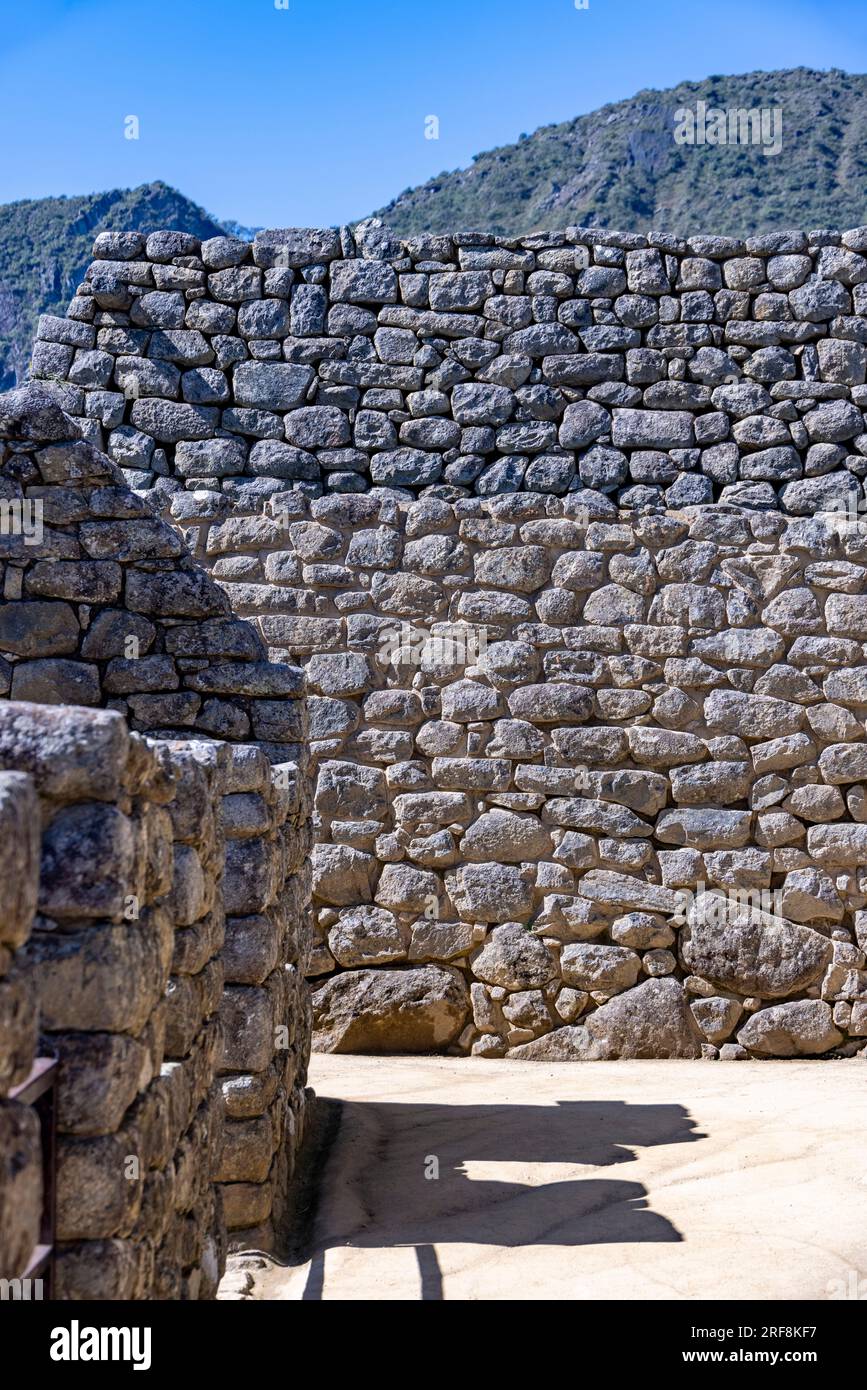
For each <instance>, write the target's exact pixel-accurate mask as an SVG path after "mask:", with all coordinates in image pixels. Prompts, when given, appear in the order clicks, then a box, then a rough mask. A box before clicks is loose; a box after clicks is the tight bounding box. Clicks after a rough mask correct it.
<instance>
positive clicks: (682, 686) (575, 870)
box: [34, 222, 867, 1057]
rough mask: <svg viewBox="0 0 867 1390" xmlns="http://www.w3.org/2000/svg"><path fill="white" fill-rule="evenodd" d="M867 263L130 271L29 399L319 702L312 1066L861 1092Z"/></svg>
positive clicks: (340, 258) (57, 334)
mask: <svg viewBox="0 0 867 1390" xmlns="http://www.w3.org/2000/svg"><path fill="white" fill-rule="evenodd" d="M864 253H867V229H863V228H861V229H856V230H854V231H850V232H846V233H839V232H834V231H831V230H821V231H813V232H808V233H802V232H785V233H775V234H770V235H765V236H761V237H755V238H749V239H747V240H746V241H745V242H740V241H736V240H733V239H730V238H720V237H696V238H692V239H690V240H688V241H681V240H678V239H675V238H670V237H667V236H664V235H660V236H658V237H650V238H643V237H639V236H631V235H619V234H616V233H607V232H599V231H598V230H596V229H581V228H571V229H567V231H566V232H565V233H564V234H562V235H557V234H540V235H538V236H532V237H527V238H523V239H520V240H516V241H506V240H504V239H502V238H492V237H485V236H482V235H477V234H461V235H455V236H453V237H426V238H416V239H414V240H411V241H405V242H398V241H397V240H396V239H395V238H394V237H393V236H392V235H391V233H390V232H389V231H388V229H387V228H385V227H383V226H382V225H381V224H379V223H376V222H368V223H366V224H362V225H361V226H359V227H357V228H355V229H354V231H353V230H350V229H347V228H343V229H340V230H333V229H325V230H303V229H301V230H299V229H290V230H285V231H275V232H264V233H260V234H259V235H258V236H257V238H256V240H255V242H253V243H252V244H247V243H244V242H241V241H237V240H234V239H231V238H217V239H215V240H214V241H211V242H205V243H204V244H199V243H197V242H195V241H194V240H193V239H192V238H189V237H182V236H179V235H178V234H174V233H157V234H154V235H152V236H149V237H147V238H145V237H143V236H139V235H137V234H134V233H130V234H123V235H118V234H106V235H104V236H102V237H100V238H99V239H98V241H97V243H96V246H95V251H94V254H95V260H94V262H93V264H92V266H91V267H90V270H89V271H88V273H87V278H86V280H85V282H84V284H83V285H82V286H81V287H80V289H79V292H78V294H77V295H76V297H75V299H74V300H73V302H72V305H71V306H70V310H69V314H68V317H67V318H66V319H48V320H44V321H43V323H42V326H41V328H40V340H39V343H38V344H37V347H36V352H35V357H34V373H35V374H36V375H37V376H40V377H42V378H44V379H45V381H46V385H49V386H50V389H51V390H52V391H53V392H54V393H55V395H56V396H57V397H58V398H59V399H60V400H61V401H62V402H63V405H64V407H65V409H66V410H67V411H68V412H71V413H72V414H73V415H74V416H75V417H76V419H77V420H78V423H79V426H80V428H81V429H82V431H83V433H84V435H85V437H87V438H88V439H89V440H90V441H91V442H92V443H93V444H94V445H96V446H103V447H105V448H106V449H107V451H108V452H109V454H110V455H111V456H112V457H113V459H114V460H115V461H116V462H117V463H118V465H119V466H120V467H121V468H122V469H123V470H124V472H125V475H126V477H127V479H128V481H129V482H130V484H131V485H132V486H133V488H134V489H135V492H136V495H137V496H138V497H139V498H141V499H146V500H147V501H148V502H149V503H150V505H151V507H152V509H153V514H154V515H162V516H163V517H164V518H165V519H166V520H167V521H169V522H170V523H171V524H172V525H173V526H174V527H175V529H176V531H177V533H178V534H179V535H181V536H182V537H183V539H184V541H185V543H186V546H187V548H188V550H189V551H190V552H191V553H192V554H194V555H195V556H196V558H197V560H198V561H199V562H200V563H201V564H202V565H203V566H204V567H206V568H207V569H208V570H209V571H210V573H211V575H212V577H213V579H214V580H215V581H216V583H217V584H218V586H219V587H220V589H221V590H222V591H223V593H224V594H225V595H226V596H227V597H228V599H229V602H230V605H231V608H232V610H233V612H234V613H235V614H236V615H238V616H239V617H242V618H245V619H248V620H249V621H250V623H251V625H252V626H253V627H254V628H255V629H256V630H257V632H258V634H259V635H260V637H261V639H262V641H263V643H264V645H265V646H266V647H267V650H268V655H269V657H270V659H271V660H272V661H277V662H285V661H297V662H299V663H301V664H303V665H305V667H306V669H307V677H308V683H309V689H310V697H309V713H310V739H311V749H312V752H313V754H314V756H315V758H316V761H317V765H318V776H317V784H316V807H315V834H316V839H317V844H316V848H315V851H314V856H313V885H314V901H315V907H316V932H317V941H316V945H315V948H314V950H313V952H312V955H311V959H310V962H309V966H308V969H309V972H310V975H311V978H312V980H313V982H314V986H315V992H314V1008H315V1014H316V1028H317V1031H316V1037H317V1043H316V1045H317V1046H320V1047H325V1048H333V1049H343V1050H347V1051H352V1050H374V1051H375V1050H384V1051H389V1050H410V1051H411V1050H420V1049H425V1050H427V1049H443V1048H450V1049H451V1050H454V1051H458V1052H473V1053H476V1054H481V1055H486V1056H501V1055H504V1054H505V1053H507V1052H508V1053H509V1055H512V1056H526V1057H532V1056H543V1057H544V1056H575V1057H617V1056H687V1057H688V1056H700V1055H707V1056H711V1057H713V1056H717V1055H722V1056H726V1057H729V1056H731V1057H741V1056H743V1057H746V1056H753V1057H761V1056H787V1055H827V1054H832V1053H833V1054H836V1053H840V1052H842V1053H852V1052H857V1051H859V1050H863V1047H864V1044H863V1042H862V1041H861V1040H862V1039H863V1038H864V1037H865V1036H867V971H865V956H864V950H865V947H867V927H865V922H867V916H865V912H867V879H864V877H863V868H862V865H863V863H864V858H865V849H867V810H865V809H864V806H863V805H862V803H863V798H864V785H865V782H867V763H864V761H863V759H862V758H861V755H860V752H859V750H860V749H862V748H864V747H865V746H867V741H865V715H867V684H865V682H867V674H865V647H864V642H865V640H867V608H865V605H867V568H865V564H867V536H865V526H864V521H863V510H864V508H863V499H864V489H863V478H864V476H865V474H867V430H865V418H864V415H863V413H862V412H863V407H864V406H865V405H867V385H865V377H867V288H865V286H867V254H864Z"/></svg>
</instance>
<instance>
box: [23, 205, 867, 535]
mask: <svg viewBox="0 0 867 1390" xmlns="http://www.w3.org/2000/svg"><path fill="white" fill-rule="evenodd" d="M862 253H867V228H863V227H862V228H857V229H855V230H853V231H849V232H845V233H841V232H837V231H830V230H817V231H811V232H801V231H792V232H780V233H771V234H767V235H763V236H758V237H751V238H748V239H747V240H746V241H745V242H742V241H738V240H735V239H733V238H728V237H715V236H700V237H693V238H691V239H689V240H688V241H684V240H680V239H678V238H676V237H671V236H668V235H666V234H664V233H661V234H659V235H656V236H650V237H647V238H645V237H643V236H638V235H629V234H626V235H623V234H618V233H614V232H603V231H600V230H599V229H598V228H581V227H572V228H567V229H566V231H565V232H564V233H562V234H557V233H544V234H539V235H535V236H529V237H524V238H521V239H519V240H514V241H509V240H505V239H503V238H496V237H488V236H484V235H481V234H478V233H464V234H460V235H455V236H451V237H449V236H428V237H417V238H414V239H412V240H409V241H398V240H397V239H396V238H394V237H393V236H392V234H391V233H390V232H389V230H388V229H387V228H386V227H384V226H383V225H382V224H380V223H378V222H376V221H370V222H367V223H363V224H361V225H360V226H359V227H357V228H355V229H354V231H352V230H351V229H349V228H341V229H340V230H339V231H337V230H333V229H327V228H326V229H318V230H303V229H289V230H284V231H268V232H260V233H259V234H258V235H257V237H256V239H255V241H254V242H253V243H252V244H250V243H246V242H243V241H240V240H237V239H235V238H232V237H217V238H214V239H213V240H211V241H206V242H204V243H200V242H198V241H197V240H196V239H195V238H194V237H191V236H187V235H183V234H180V233H176V232H156V233H153V234H152V235H150V236H148V237H144V236H142V235H139V234H138V233H135V232H129V233H108V232H107V233H103V234H102V235H101V236H99V237H98V238H97V241H96V244H95V247H94V256H95V258H96V259H95V260H94V262H93V264H92V265H91V267H90V269H89V270H88V272H87V277H86V280H85V282H84V284H82V285H81V287H80V289H79V291H78V294H77V295H76V297H75V298H74V300H73V301H72V304H71V306H70V309H69V312H68V317H67V318H59V317H46V318H43V319H42V321H41V324H40V328H39V341H38V342H37V344H36V348H35V352H34V357H33V374H34V376H36V377H41V378H44V379H51V380H56V381H61V382H64V383H67V390H66V391H65V393H64V401H65V404H66V408H67V410H69V411H70V412H71V413H72V414H74V415H76V416H81V417H84V420H85V426H86V430H87V433H88V437H89V438H90V439H91V440H92V442H94V443H95V444H97V445H99V446H100V447H103V446H104V447H105V448H106V449H107V450H108V452H109V454H111V456H112V457H113V458H114V459H115V460H116V461H117V462H118V463H119V464H121V465H122V466H123V467H124V468H125V469H127V470H128V472H129V474H130V478H131V480H132V481H133V484H134V486H136V487H142V488H146V487H149V486H151V485H156V486H157V487H158V488H160V489H163V490H172V489H179V488H182V487H190V486H196V485H199V484H201V485H203V486H206V487H208V488H209V489H210V490H212V491H214V492H219V493H221V494H222V496H223V497H224V498H225V499H228V500H229V502H230V503H231V502H232V501H234V500H235V499H237V498H239V497H240V496H241V495H242V494H244V493H249V492H256V491H258V490H264V491H272V492H274V491H279V490H280V489H281V488H285V487H286V486H287V485H290V486H293V487H297V488H300V489H301V490H302V491H306V492H310V493H312V494H314V495H315V494H318V493H320V492H322V491H326V492H331V491H336V492H363V491H366V490H367V489H368V488H370V487H371V485H373V486H387V487H398V488H402V489H405V490H407V491H408V492H409V494H410V495H416V494H418V493H422V494H427V493H428V492H429V490H430V489H431V488H433V489H434V490H435V492H436V493H437V494H439V495H441V496H445V497H447V498H455V497H460V496H464V495H473V494H475V495H479V496H490V495H494V494H498V493H502V492H514V491H519V490H522V489H523V490H528V491H542V492H546V493H553V494H564V493H567V492H572V491H575V490H579V491H580V490H581V489H584V488H586V489H590V490H591V491H593V492H600V493H602V494H603V495H605V496H611V497H613V498H614V499H615V500H616V501H617V502H618V503H619V504H620V505H621V506H624V507H629V508H638V509H640V508H641V507H643V506H647V505H655V506H660V505H664V506H667V507H671V508H678V507H683V506H688V505H692V504H698V503H706V502H710V501H713V500H721V501H723V502H732V503H738V504H743V505H748V506H751V507H758V508H764V509H766V508H782V509H783V510H785V511H788V512H790V513H793V514H811V513H812V512H814V511H815V510H816V508H817V507H824V506H827V504H828V503H829V501H836V502H838V503H839V502H840V501H841V499H843V500H847V499H849V498H850V497H851V499H852V502H851V504H852V505H853V506H856V507H857V506H859V504H861V503H862V502H863V500H864V492H863V485H862V480H863V478H864V476H865V474H867V430H865V425H864V417H863V408H864V406H865V404H867V385H865V372H867V255H865V254H862Z"/></svg>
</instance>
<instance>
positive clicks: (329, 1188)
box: [222, 1055, 867, 1301]
mask: <svg viewBox="0 0 867 1390" xmlns="http://www.w3.org/2000/svg"><path fill="white" fill-rule="evenodd" d="M310 1079H311V1083H312V1085H313V1086H314V1087H315V1090H316V1093H317V1096H318V1097H319V1099H320V1102H321V1103H322V1104H324V1105H325V1106H327V1107H328V1108H329V1109H331V1108H335V1109H339V1126H338V1127H336V1133H335V1134H334V1136H333V1138H332V1141H331V1143H330V1147H329V1149H328V1152H327V1153H326V1155H325V1158H324V1166H323V1171H322V1174H321V1186H320V1193H319V1200H318V1207H317V1210H316V1216H315V1220H314V1223H313V1230H312V1242H311V1248H310V1251H309V1254H310V1258H309V1259H308V1261H307V1262H306V1263H304V1264H302V1265H297V1266H294V1267H289V1268H284V1267H279V1266H272V1265H269V1266H268V1267H267V1268H261V1267H260V1268H256V1267H255V1265H256V1263H257V1262H256V1261H255V1260H252V1261H251V1259H250V1257H243V1256H242V1257H241V1258H240V1263H239V1262H238V1261H235V1262H233V1264H234V1268H233V1269H232V1270H230V1273H229V1274H228V1275H227V1278H226V1280H225V1282H224V1286H223V1290H222V1297H224V1298H225V1297H237V1296H238V1295H239V1294H242V1295H243V1294H246V1296H247V1297H252V1298H255V1299H269V1300H270V1299H288V1300H293V1299H294V1300H301V1299H306V1300H310V1299H341V1300H376V1301H383V1300H384V1301H391V1300H419V1299H440V1298H444V1299H453V1300H468V1299H469V1300H508V1299H521V1300H526V1299H552V1298H553V1299H635V1300H645V1299H702V1298H710V1299H757V1300H760V1301H767V1300H778V1299H810V1300H817V1301H826V1300H829V1299H839V1298H842V1297H846V1298H850V1299H851V1298H857V1297H858V1296H859V1294H860V1296H862V1297H863V1296H864V1295H865V1293H867V1254H865V1252H867V1202H865V1196H867V1157H865V1153H864V1149H863V1144H862V1143H861V1141H860V1139H859V1138H858V1137H857V1136H859V1135H861V1134H863V1133H864V1128H865V1120H867V1113H865V1112H867V1096H865V1089H864V1069H863V1065H862V1064H861V1063H860V1062H858V1061H850V1062H846V1061H839V1062H828V1063H826V1064H824V1065H821V1064H817V1063H816V1062H767V1063H764V1064H762V1065H758V1066H743V1067H741V1066H712V1065H707V1064H705V1063H701V1062H688V1061H685V1062H652V1061H640V1062H620V1063H618V1064H617V1065H611V1064H608V1063H592V1062H588V1063H583V1064H581V1065H577V1066H576V1065H575V1064H574V1063H573V1064H570V1063H551V1064H544V1063H537V1064H532V1065H527V1064H526V1063H521V1062H509V1061H500V1062H499V1063H497V1065H496V1066H492V1065H491V1064H490V1063H489V1062H486V1061H482V1060H476V1059H469V1060H467V1059H449V1058H434V1057H428V1058H421V1057H406V1058H384V1057H359V1056H329V1055H316V1056H314V1058H313V1062H312V1067H311V1078H310ZM842 1117H845V1123H844V1124H841V1118H842ZM437 1172H438V1177H437V1176H434V1175H435V1174H436V1173H437ZM258 1263H259V1264H260V1266H261V1263H262V1262H258Z"/></svg>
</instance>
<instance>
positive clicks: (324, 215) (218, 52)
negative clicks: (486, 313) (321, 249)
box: [0, 0, 867, 226]
mask: <svg viewBox="0 0 867 1390" xmlns="http://www.w3.org/2000/svg"><path fill="white" fill-rule="evenodd" d="M278 6H285V7H284V8H278ZM797 66H809V67H816V68H831V67H837V68H844V69H845V70H846V71H848V72H864V71H867V0H720V3H714V0H693V2H692V3H688V2H687V0H589V7H588V8H587V9H576V5H575V0H0V150H2V157H0V202H3V203H5V202H10V201H13V200H15V199H18V198H39V197H45V196H47V195H49V194H60V193H67V194H73V193H89V192H97V191H101V190H103V189H109V188H118V187H132V186H134V185H136V184H139V183H148V182H151V181H152V180H154V179H164V180H165V181H166V182H167V183H170V184H174V185H175V186H176V187H177V188H179V189H181V191H182V192H184V193H185V194H186V195H187V196H188V197H190V198H193V199H194V200H195V201H196V202H199V203H201V204H202V205H203V206H204V207H205V208H207V210H208V211H209V212H211V213H213V214H215V215H216V216H218V217H224V218H235V219H236V220H238V221H239V222H242V223H245V224H248V225H264V226H287V225H289V226H292V225H294V226H299V225H300V226H304V225H329V224H332V223H337V222H342V221H348V220H351V219H356V218H358V217H361V216H363V215H364V214H365V213H367V212H370V211H371V210H372V209H374V208H376V207H379V206H381V205H382V204H384V203H386V202H388V201H389V199H390V198H392V197H394V196H395V195H396V194H397V193H399V192H401V191H402V190H403V189H404V188H407V187H410V186H412V185H415V184H417V183H421V182H423V181H424V180H425V179H427V178H430V177H431V176H433V175H434V174H438V173H440V172H442V171H443V170H444V169H455V168H459V167H461V166H463V165H466V164H468V163H469V162H470V161H471V159H472V156H473V155H474V154H477V153H479V152H481V151H482V150H485V149H490V148H492V147H493V146H495V145H501V144H508V143H510V142H512V141H513V140H516V139H517V137H518V136H519V135H520V134H521V133H522V132H524V131H526V132H530V131H532V130H534V129H535V128H536V127H537V126H540V125H546V124H549V123H550V122H554V121H562V120H567V119H569V118H571V117H573V116H577V115H580V114H582V113H583V112H586V111H592V110H593V109H594V108H595V107H597V106H601V105H603V104H605V103H606V102H609V101H618V100H620V99H622V98H624V97H630V96H632V95H633V94H634V93H635V92H636V91H639V90H640V89H642V88H646V87H656V88H660V87H668V86H672V85H674V84H675V83H677V82H679V81H683V80H690V79H699V78H702V77H707V76H710V75H713V74H720V73H733V72H749V71H752V70H755V69H765V70H771V69H775V68H786V67H797ZM128 116H137V117H138V120H139V138H138V139H137V140H129V139H126V138H125V137H124V121H125V118H126V117H128ZM428 116H436V117H437V118H438V120H439V139H437V140H432V139H426V138H425V119H426V117H428Z"/></svg>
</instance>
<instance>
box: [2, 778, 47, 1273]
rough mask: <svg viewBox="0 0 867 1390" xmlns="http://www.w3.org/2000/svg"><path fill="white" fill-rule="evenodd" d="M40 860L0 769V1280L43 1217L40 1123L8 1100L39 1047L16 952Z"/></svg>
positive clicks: (11, 782)
mask: <svg viewBox="0 0 867 1390" xmlns="http://www.w3.org/2000/svg"><path fill="white" fill-rule="evenodd" d="M0 767H2V760H0ZM39 854H40V817H39V800H38V797H37V794H36V788H35V786H34V783H33V779H32V777H30V776H29V775H28V774H27V773H23V772H6V771H0V1278H4V1277H5V1278H18V1277H20V1276H21V1275H22V1274H23V1273H24V1271H25V1269H26V1268H27V1266H28V1263H29V1261H30V1259H31V1256H32V1254H33V1251H34V1249H35V1247H36V1245H37V1243H38V1241H39V1235H40V1221H41V1217H42V1155H41V1149H40V1135H39V1119H38V1117H37V1115H36V1113H35V1111H34V1110H32V1109H31V1107H30V1106H28V1105H24V1104H22V1103H21V1102H20V1101H17V1100H13V1099H11V1098H10V1092H11V1091H12V1090H14V1089H15V1087H17V1086H21V1085H22V1084H23V1082H24V1081H26V1079H27V1077H28V1075H29V1074H30V1070H31V1067H32V1065H33V1061H34V1058H35V1056H36V1050H37V1043H38V1022H37V1015H36V1010H35V1007H34V1000H33V990H32V985H31V981H30V979H29V977H28V974H27V971H26V970H25V969H23V968H22V947H23V946H24V945H25V943H26V941H27V938H28V937H29V935H30V932H31V929H32V925H33V918H34V915H35V912H36V899H37V891H38V883H39Z"/></svg>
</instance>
